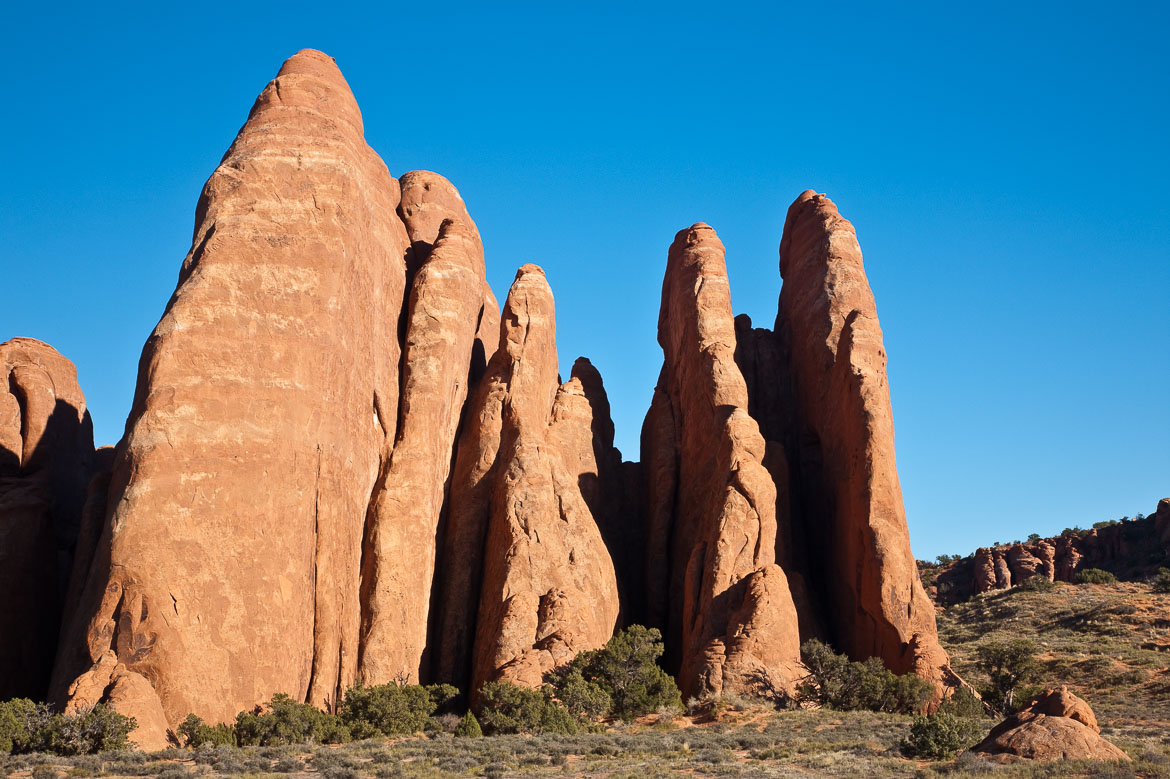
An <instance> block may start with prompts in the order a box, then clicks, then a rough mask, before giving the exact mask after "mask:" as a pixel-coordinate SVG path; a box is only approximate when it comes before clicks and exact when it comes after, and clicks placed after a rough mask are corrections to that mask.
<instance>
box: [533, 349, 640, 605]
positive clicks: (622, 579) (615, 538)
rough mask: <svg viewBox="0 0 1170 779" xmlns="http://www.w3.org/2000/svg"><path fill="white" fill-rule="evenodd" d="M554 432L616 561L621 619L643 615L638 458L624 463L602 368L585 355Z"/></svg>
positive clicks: (563, 392)
mask: <svg viewBox="0 0 1170 779" xmlns="http://www.w3.org/2000/svg"><path fill="white" fill-rule="evenodd" d="M549 432H550V435H551V436H552V439H553V441H554V442H555V443H556V446H557V449H558V451H559V452H560V453H561V456H562V459H563V461H564V463H565V465H566V467H568V469H569V471H570V472H571V473H572V474H573V476H574V477H575V478H576V479H577V484H578V486H579V488H580V490H581V497H582V498H584V499H585V504H586V505H587V506H588V507H589V512H590V513H591V514H592V515H593V517H594V520H595V521H596V522H597V527H598V529H599V530H600V531H601V536H602V538H603V539H604V540H605V545H606V548H607V549H608V550H609V555H610V558H611V560H612V561H613V564H614V569H615V573H616V574H617V581H618V592H619V596H620V602H621V604H622V621H623V623H625V624H631V623H632V622H636V621H638V619H639V618H640V613H641V608H640V600H641V597H642V587H643V581H642V569H643V555H644V547H645V538H644V534H643V531H644V528H643V525H642V523H641V521H640V520H641V514H640V511H639V506H638V505H637V502H638V497H637V495H638V491H639V490H640V483H639V474H638V472H637V468H636V464H634V463H623V462H622V454H621V452H620V451H618V450H617V449H616V448H615V447H614V445H613V436H614V428H613V420H612V419H610V414H609V399H608V397H607V396H606V393H605V386H604V385H603V383H602V380H601V374H600V373H599V372H598V371H597V369H596V368H594V367H593V364H592V363H591V362H589V360H587V359H585V358H584V357H580V358H578V359H577V361H576V362H575V363H573V373H572V376H571V378H570V380H569V381H567V382H565V383H564V384H562V385H561V388H560V389H559V390H558V391H557V396H556V400H555V402H554V403H553V412H552V422H551V425H550V431H549Z"/></svg>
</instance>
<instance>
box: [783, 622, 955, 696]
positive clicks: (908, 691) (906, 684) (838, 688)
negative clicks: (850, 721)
mask: <svg viewBox="0 0 1170 779" xmlns="http://www.w3.org/2000/svg"><path fill="white" fill-rule="evenodd" d="M800 656H801V660H802V661H803V662H804V665H805V668H807V669H808V672H809V673H808V675H807V676H806V677H805V678H804V679H803V680H802V681H801V683H800V685H799V687H798V688H797V693H796V695H797V700H798V701H801V702H808V703H816V704H819V705H821V706H827V707H829V708H832V709H839V710H841V711H854V710H858V709H865V710H869V711H885V712H896V713H902V714H912V713H914V712H918V711H921V710H922V707H923V706H925V705H926V702H927V701H928V700H929V699H930V695H931V692H932V691H933V687H932V685H931V684H930V682H928V681H926V680H925V679H923V678H921V677H919V676H917V675H915V674H912V673H911V674H904V675H902V676H895V675H894V674H893V673H892V672H891V671H890V670H889V669H887V668H886V667H885V666H884V665H883V664H882V661H881V660H879V659H878V658H876V657H871V658H869V659H867V660H866V661H864V662H861V663H858V662H854V661H851V660H850V659H849V658H848V657H846V656H845V655H841V654H837V653H836V652H834V651H833V649H832V648H831V647H830V646H829V645H828V644H825V643H824V642H822V641H818V640H817V639H815V638H814V639H809V640H808V641H805V642H804V643H803V644H801V647H800Z"/></svg>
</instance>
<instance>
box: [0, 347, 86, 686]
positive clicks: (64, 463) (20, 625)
mask: <svg viewBox="0 0 1170 779" xmlns="http://www.w3.org/2000/svg"><path fill="white" fill-rule="evenodd" d="M0 381H2V383H0V593H3V596H0V636H3V639H2V640H0V700H7V699H9V698H16V697H28V698H34V699H43V698H44V697H45V695H46V692H47V690H48V686H49V676H50V674H51V672H52V668H53V658H54V655H55V654H56V651H57V634H58V631H59V629H60V624H61V616H62V609H63V605H64V604H67V603H69V600H68V598H67V585H68V582H69V575H70V570H71V569H72V567H73V553H74V546H75V544H76V542H77V537H78V533H79V530H80V526H81V517H82V512H83V509H84V508H85V505H86V489H87V485H88V483H89V480H90V477H91V475H92V473H93V467H94V462H93V461H94V450H93V424H92V423H91V422H90V418H89V412H88V411H86V408H85V396H84V395H83V394H82V392H81V388H80V387H79V386H78V384H77V369H76V368H74V366H73V363H71V362H70V361H69V360H67V359H66V358H65V357H63V356H62V355H61V354H60V353H59V352H57V350H56V349H54V348H53V347H51V346H49V345H48V344H46V343H44V342H42V341H37V340H35V339H33V338H13V339H12V340H10V341H5V342H4V343H0Z"/></svg>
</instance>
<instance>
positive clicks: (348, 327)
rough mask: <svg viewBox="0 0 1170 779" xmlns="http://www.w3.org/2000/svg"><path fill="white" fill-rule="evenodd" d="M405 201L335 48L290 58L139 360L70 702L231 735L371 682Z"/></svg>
mask: <svg viewBox="0 0 1170 779" xmlns="http://www.w3.org/2000/svg"><path fill="white" fill-rule="evenodd" d="M399 197H400V190H399V186H398V183H397V182H396V181H395V179H394V178H393V177H392V176H391V175H390V174H389V172H388V171H387V169H386V166H385V164H384V163H383V162H382V161H381V159H380V158H379V157H378V156H377V155H376V154H375V153H374V152H373V150H372V149H370V147H369V146H367V145H366V143H365V140H364V139H363V126H362V118H361V113H360V111H359V110H358V106H357V103H356V102H355V101H354V98H353V95H352V94H351V92H350V90H349V87H348V85H347V84H346V82H345V79H344V78H343V77H342V75H341V73H340V71H339V70H338V69H337V66H336V65H335V64H334V62H333V60H332V58H330V57H328V56H326V55H324V54H322V53H320V52H317V51H312V50H305V51H302V52H300V53H298V54H296V55H295V56H293V57H292V58H290V59H289V60H288V61H287V62H285V63H284V66H283V67H282V68H281V69H280V72H279V74H278V75H277V77H276V78H275V79H274V80H273V81H272V82H271V83H270V84H269V85H268V86H267V87H266V88H265V89H264V91H263V92H262V93H261V94H260V96H259V97H258V98H257V100H256V103H255V105H254V106H253V108H252V111H251V113H250V115H249V117H248V121H247V122H246V123H245V124H244V126H243V128H242V129H241V130H240V132H239V134H238V135H237V137H236V139H235V142H234V143H233V144H232V146H231V148H230V149H229V150H228V152H227V154H226V155H225V156H224V158H223V161H222V162H221V163H220V165H219V167H218V168H217V169H216V170H215V172H214V173H213V174H212V176H211V178H210V179H209V180H208V182H207V184H206V185H205V187H204V190H203V194H202V196H201V197H200V200H199V204H198V207H197V209H196V217H195V234H194V240H193V244H192V247H191V251H190V253H189V254H188V255H187V257H186V259H185V260H184V261H183V265H182V268H181V270H180V273H179V281H178V286H177V288H176V289H175V292H174V294H173V296H172V297H171V300H170V302H169V303H168V305H167V308H166V311H165V312H164V314H163V317H162V320H161V321H160V322H159V324H158V326H157V327H156V328H155V329H154V332H153V333H152V334H151V336H150V338H149V340H148V341H147V343H146V346H145V348H144V349H143V353H142V358H141V362H140V367H139V376H138V385H137V390H136V393H135V398H134V404H133V407H132V409H131V412H130V417H129V419H128V421H127V427H126V436H125V438H124V439H123V441H122V442H121V443H120V444H119V446H118V449H117V453H116V456H115V461H114V465H113V472H112V476H111V478H110V483H109V507H108V512H107V514H106V517H105V520H104V524H103V528H102V533H101V537H100V540H99V541H98V543H97V547H96V551H95V553H94V555H93V560H92V563H91V564H90V570H89V573H88V576H87V580H86V584H85V587H84V589H83V594H82V597H81V602H80V603H79V605H78V609H77V613H78V617H77V619H75V620H73V624H72V625H71V626H67V627H66V632H65V639H64V640H65V641H66V642H67V643H68V644H69V646H68V647H66V649H67V650H70V651H68V652H66V653H64V654H63V657H64V658H65V659H64V660H63V661H62V662H61V663H58V666H57V668H56V671H55V674H54V689H55V693H56V697H57V699H58V700H60V701H62V702H68V703H69V705H70V706H76V705H78V704H79V703H80V702H82V701H86V700H92V697H93V695H94V693H93V691H95V690H97V691H106V692H100V693H99V695H104V696H105V697H106V699H107V700H109V701H110V702H111V703H113V704H114V705H115V707H118V708H120V709H121V710H123V712H124V713H127V714H131V715H133V716H136V717H138V718H139V727H140V731H141V732H140V733H139V734H138V738H140V739H154V738H155V737H157V735H158V734H157V732H155V731H157V730H158V729H159V728H160V727H161V724H160V723H159V718H158V717H157V713H158V711H159V710H160V707H161V711H162V712H163V713H164V716H165V721H166V722H168V723H169V724H170V726H171V727H174V726H175V725H176V724H177V723H178V722H180V721H181V720H182V719H183V718H184V717H185V716H186V715H187V714H188V713H195V714H197V715H199V716H201V717H203V718H204V719H206V720H208V721H211V722H220V721H227V720H231V719H233V718H234V717H235V715H236V713H237V712H239V711H241V710H242V709H246V708H250V707H252V706H254V705H255V704H257V703H258V702H261V701H264V700H267V699H268V698H269V697H270V696H272V695H273V694H274V693H278V692H284V693H288V694H289V695H291V696H292V697H293V698H294V699H296V700H299V701H308V702H312V703H314V704H316V705H319V706H331V705H333V704H335V703H336V701H337V699H338V697H339V696H340V694H341V693H342V691H343V690H344V689H345V688H346V687H347V686H349V685H350V684H351V683H352V682H353V681H354V680H355V678H356V674H357V661H358V639H359V625H360V602H359V583H360V560H361V554H362V538H363V533H364V520H365V517H366V514H367V508H368V506H369V502H370V499H371V495H372V492H373V488H374V485H375V481H376V479H377V477H378V474H379V471H380V470H381V468H382V465H383V461H384V458H385V457H386V455H387V453H388V451H389V444H388V442H393V441H394V440H395V437H396V433H397V426H398V382H399V377H398V369H399V361H400V359H399V358H400V347H399V339H398V325H399V313H400V309H401V306H402V300H403V292H404V286H405V259H404V256H405V252H406V250H407V247H408V245H409V240H408V237H407V234H406V230H405V228H404V226H403V224H402V222H401V221H400V219H399V217H398V215H397V208H398V204H399ZM111 656H112V657H111ZM115 682H117V683H118V685H121V687H122V688H124V689H128V690H132V691H133V694H132V695H129V696H128V697H126V698H124V699H123V698H118V697H117V696H112V695H111V694H110V693H109V692H108V691H109V690H110V689H111V685H114V683H115ZM144 682H145V684H144ZM116 686H117V685H115V687H116ZM152 695H153V696H154V697H153V698H152V697H151V696H152Z"/></svg>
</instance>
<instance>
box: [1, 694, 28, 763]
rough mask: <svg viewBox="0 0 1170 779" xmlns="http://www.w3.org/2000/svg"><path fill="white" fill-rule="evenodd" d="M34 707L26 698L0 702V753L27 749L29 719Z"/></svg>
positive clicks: (25, 750) (18, 751)
mask: <svg viewBox="0 0 1170 779" xmlns="http://www.w3.org/2000/svg"><path fill="white" fill-rule="evenodd" d="M36 709H37V704H35V703H33V702H32V701H30V700H29V699H28V698H14V699H12V700H10V701H2V702H0V754H5V755H7V754H10V753H16V754H19V753H21V752H27V751H29V749H28V746H27V745H28V742H29V736H30V732H29V731H30V720H31V719H32V717H33V716H34V715H35V713H36Z"/></svg>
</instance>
